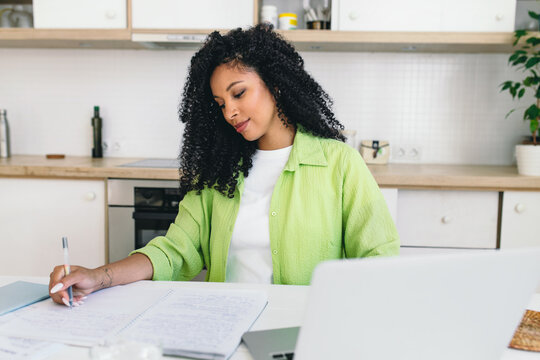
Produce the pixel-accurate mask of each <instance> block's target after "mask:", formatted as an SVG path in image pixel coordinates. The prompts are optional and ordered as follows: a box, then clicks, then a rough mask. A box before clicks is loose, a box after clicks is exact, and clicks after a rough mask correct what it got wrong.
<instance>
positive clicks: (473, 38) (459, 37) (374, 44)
mask: <svg viewBox="0 0 540 360" xmlns="http://www.w3.org/2000/svg"><path fill="white" fill-rule="evenodd" d="M279 32H280V33H282V34H283V36H284V37H285V38H286V39H288V40H290V41H292V42H293V43H294V44H295V45H296V47H297V48H298V49H300V50H312V51H392V52H394V51H397V52H460V53H461V52H465V53H471V52H472V53H486V52H487V53H490V52H491V53H493V52H496V53H508V52H510V51H511V50H512V41H513V33H439V32H436V33H435V32H433V33H428V32H399V33H396V32H362V31H328V30H294V31H279Z"/></svg>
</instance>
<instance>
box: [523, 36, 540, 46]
mask: <svg viewBox="0 0 540 360" xmlns="http://www.w3.org/2000/svg"><path fill="white" fill-rule="evenodd" d="M525 42H526V43H527V44H531V45H532V46H536V45H538V44H540V39H539V38H537V37H530V38H528V39H527V40H525Z"/></svg>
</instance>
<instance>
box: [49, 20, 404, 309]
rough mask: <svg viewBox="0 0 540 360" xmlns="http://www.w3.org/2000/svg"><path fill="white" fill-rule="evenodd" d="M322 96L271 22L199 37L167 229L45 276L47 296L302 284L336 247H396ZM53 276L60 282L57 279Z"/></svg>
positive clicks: (365, 252)
mask: <svg viewBox="0 0 540 360" xmlns="http://www.w3.org/2000/svg"><path fill="white" fill-rule="evenodd" d="M331 104H332V102H331V100H330V98H329V97H328V95H327V94H326V93H325V92H324V91H323V90H322V88H321V87H320V85H319V84H318V83H317V82H315V80H313V79H312V78H311V76H310V75H309V74H308V73H307V72H306V71H305V70H304V62H303V60H302V58H301V57H300V55H299V54H298V53H297V52H296V51H295V50H294V48H293V47H292V46H291V45H290V44H288V43H287V42H286V41H284V40H283V39H282V38H281V37H280V36H279V35H278V34H276V33H275V32H274V31H272V28H271V27H268V26H266V25H258V26H255V27H253V28H251V29H248V30H241V29H236V30H232V31H231V32H229V33H228V34H227V35H225V36H222V35H220V34H219V33H218V32H214V33H212V34H210V35H209V37H208V39H207V40H206V42H205V44H204V46H203V47H202V48H201V49H200V50H199V51H198V52H197V53H196V54H195V55H194V56H193V58H192V61H191V66H190V69H189V75H188V78H187V82H186V85H185V88H184V93H183V100H182V104H181V110H180V119H181V121H182V122H184V123H185V132H184V139H183V140H184V141H183V147H182V151H181V155H180V158H181V170H182V171H181V177H180V189H181V194H182V198H183V199H182V201H181V202H180V205H179V211H178V216H177V218H176V220H175V222H174V223H173V224H171V226H170V228H169V230H168V232H167V234H166V235H165V236H160V237H157V238H155V239H153V240H152V241H151V242H149V243H148V245H147V246H145V247H144V248H142V249H138V250H136V251H134V252H133V253H132V254H131V255H130V256H129V257H127V258H126V259H124V260H121V261H118V262H116V263H113V264H108V265H105V266H102V267H100V268H97V269H93V270H90V269H86V268H82V267H76V266H73V267H72V273H71V274H70V275H68V276H65V277H64V273H63V270H62V268H61V267H56V268H55V270H54V271H53V273H52V274H51V280H50V288H51V294H52V297H53V299H54V300H55V301H56V302H59V303H61V302H64V303H66V302H67V293H66V291H65V289H66V288H67V287H68V286H70V285H73V286H74V291H75V301H76V302H77V303H79V302H80V301H81V300H82V299H83V297H84V296H85V295H87V294H89V293H91V292H93V291H96V290H98V289H101V288H104V287H109V286H113V285H117V284H125V283H129V282H133V281H137V280H142V279H154V280H190V279H192V278H193V277H195V276H196V275H197V274H198V273H199V272H200V271H201V269H203V267H204V266H206V268H207V271H208V272H207V275H206V279H207V280H208V281H235V282H259V283H276V284H309V281H310V278H311V273H312V271H313V269H314V268H315V266H316V265H317V264H318V263H320V262H321V261H323V260H327V259H338V258H342V257H367V256H379V255H396V254H397V253H398V252H399V240H398V235H397V232H396V229H395V226H394V223H393V221H392V219H391V217H390V214H389V212H388V209H387V207H386V203H385V201H384V198H383V196H382V194H381V192H380V190H379V188H378V187H377V184H376V183H375V181H374V179H373V177H372V176H371V174H370V173H369V170H368V169H367V167H366V166H365V164H364V162H363V161H362V159H361V157H360V155H359V153H358V152H357V151H356V150H354V149H352V148H351V147H349V146H348V145H346V144H344V143H343V140H344V138H343V136H342V135H341V134H340V130H341V129H343V126H342V125H341V124H340V123H339V122H338V121H337V120H336V119H335V117H334V114H333V112H332V110H331ZM60 281H61V282H60Z"/></svg>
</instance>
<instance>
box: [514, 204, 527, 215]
mask: <svg viewBox="0 0 540 360" xmlns="http://www.w3.org/2000/svg"><path fill="white" fill-rule="evenodd" d="M514 210H515V211H516V212H517V213H518V214H521V213H522V212H524V211H525V205H523V204H522V203H517V204H516V206H514Z"/></svg>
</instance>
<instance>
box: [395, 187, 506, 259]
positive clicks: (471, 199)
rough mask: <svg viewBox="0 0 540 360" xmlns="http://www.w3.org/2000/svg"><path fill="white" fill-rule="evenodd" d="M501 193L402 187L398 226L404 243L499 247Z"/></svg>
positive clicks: (422, 245)
mask: <svg viewBox="0 0 540 360" xmlns="http://www.w3.org/2000/svg"><path fill="white" fill-rule="evenodd" d="M498 203H499V193H498V192H495V191H455V190H401V189H400V190H399V191H398V209H397V229H398V233H399V235H400V239H401V245H402V246H419V247H446V248H483V249H494V248H496V247H497V221H498V209H499V205H498Z"/></svg>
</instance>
